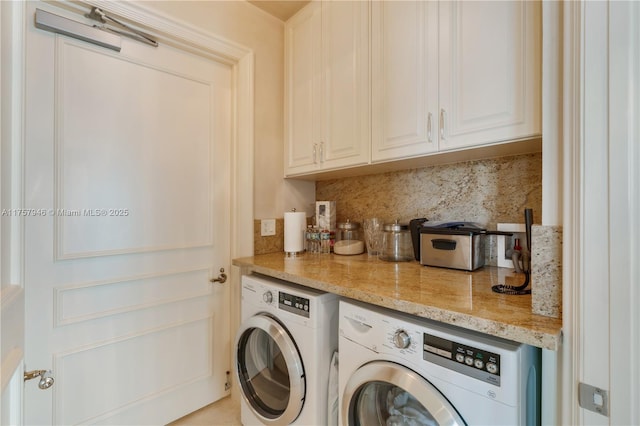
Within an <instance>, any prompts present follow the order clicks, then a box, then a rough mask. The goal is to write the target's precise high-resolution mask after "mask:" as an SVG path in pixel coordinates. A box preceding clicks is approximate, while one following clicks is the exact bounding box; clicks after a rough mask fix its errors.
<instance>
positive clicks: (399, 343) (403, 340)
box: [393, 330, 411, 349]
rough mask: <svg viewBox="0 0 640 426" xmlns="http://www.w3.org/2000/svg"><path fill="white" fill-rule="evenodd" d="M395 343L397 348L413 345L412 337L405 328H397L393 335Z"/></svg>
mask: <svg viewBox="0 0 640 426" xmlns="http://www.w3.org/2000/svg"><path fill="white" fill-rule="evenodd" d="M393 344H394V345H396V348H399V349H405V348H408V347H409V345H411V337H410V336H409V334H407V332H406V331H404V330H397V331H396V332H395V334H394V335H393Z"/></svg>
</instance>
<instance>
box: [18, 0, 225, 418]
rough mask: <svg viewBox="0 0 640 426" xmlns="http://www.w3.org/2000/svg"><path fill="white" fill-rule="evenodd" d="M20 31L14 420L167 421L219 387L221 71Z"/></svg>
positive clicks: (164, 52) (156, 51)
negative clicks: (18, 335) (23, 48)
mask: <svg viewBox="0 0 640 426" xmlns="http://www.w3.org/2000/svg"><path fill="white" fill-rule="evenodd" d="M36 5H37V7H40V8H43V9H48V10H51V11H52V12H54V13H58V14H64V12H63V11H62V10H59V9H57V8H55V6H51V5H46V4H40V3H38V4H35V3H31V4H29V6H28V9H27V17H26V19H27V20H28V22H29V23H31V22H32V21H33V16H34V8H35V6H36ZM68 16H69V17H72V18H73V19H76V20H78V19H82V17H81V15H78V14H69V15H68ZM26 37H27V39H26V43H27V56H26V67H27V75H26V138H25V146H26V149H25V150H26V154H25V181H24V186H25V204H26V206H27V207H29V208H33V209H37V210H36V212H37V213H36V215H35V216H33V217H29V218H27V219H26V221H25V235H24V238H25V292H26V342H25V352H26V356H25V363H26V366H27V368H28V369H34V368H38V369H51V370H53V376H54V377H55V384H54V386H53V387H52V388H50V389H49V390H46V391H42V390H39V389H38V388H37V385H36V384H35V383H33V384H31V383H27V384H26V385H25V423H26V424H87V423H89V424H162V423H166V422H169V421H171V420H174V419H176V418H178V417H181V416H183V415H184V414H187V413H188V412H191V411H193V410H195V409H197V408H199V407H201V406H204V405H206V404H208V403H210V402H212V401H214V400H216V399H218V398H220V397H222V396H223V395H225V394H226V393H227V391H226V390H225V383H226V380H227V378H226V371H227V370H228V369H229V366H230V360H229V356H228V354H229V353H230V346H229V345H230V339H229V327H228V321H229V311H228V306H229V300H228V297H229V296H228V294H229V293H228V288H227V287H226V286H224V285H218V284H211V283H210V282H209V279H210V278H211V277H215V276H217V275H218V273H219V272H218V271H219V269H220V268H225V270H227V271H228V270H229V269H230V263H229V261H230V259H229V246H230V237H229V232H230V231H229V228H230V227H229V220H230V217H229V210H230V207H229V206H230V202H229V174H230V170H229V164H230V139H231V130H230V129H231V106H232V93H231V69H230V67H229V66H228V65H226V64H222V63H220V62H217V61H214V60H212V59H209V58H206V57H204V56H199V55H198V54H196V53H194V52H186V51H182V50H179V49H177V48H174V47H171V46H169V45H168V44H166V43H161V44H160V47H158V48H154V47H151V46H148V45H144V44H141V43H138V42H136V41H133V40H129V39H127V38H123V39H122V51H121V52H119V53H116V52H114V51H111V50H107V49H104V48H101V47H98V46H94V45H91V44H88V43H84V42H81V41H78V40H75V39H71V38H68V37H64V36H56V35H54V34H52V33H50V32H46V31H43V30H39V29H36V28H34V27H33V25H32V24H28V28H27V35H26Z"/></svg>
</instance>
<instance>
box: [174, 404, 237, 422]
mask: <svg viewBox="0 0 640 426" xmlns="http://www.w3.org/2000/svg"><path fill="white" fill-rule="evenodd" d="M240 425H241V423H240V406H239V405H238V404H236V403H235V402H234V401H232V400H231V397H226V398H223V399H221V400H220V401H216V402H214V403H213V404H211V405H207V406H206V407H203V408H201V409H199V410H198V411H195V412H193V413H191V414H189V415H187V416H185V417H183V418H181V419H178V420H176V421H175V422H173V423H169V425H168V426H240Z"/></svg>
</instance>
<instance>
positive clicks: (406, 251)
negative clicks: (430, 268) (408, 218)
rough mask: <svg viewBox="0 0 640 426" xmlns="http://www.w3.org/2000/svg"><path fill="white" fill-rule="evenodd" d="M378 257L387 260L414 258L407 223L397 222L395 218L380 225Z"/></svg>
mask: <svg viewBox="0 0 640 426" xmlns="http://www.w3.org/2000/svg"><path fill="white" fill-rule="evenodd" d="M379 257H380V259H382V260H386V261H389V262H408V261H410V260H413V259H414V258H415V257H414V254H413V243H412V241H411V232H410V231H409V225H408V224H404V223H398V221H397V220H396V221H395V222H394V223H386V224H384V225H383V226H382V248H381V250H380V256H379Z"/></svg>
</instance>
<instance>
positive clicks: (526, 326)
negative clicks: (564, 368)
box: [233, 252, 562, 350]
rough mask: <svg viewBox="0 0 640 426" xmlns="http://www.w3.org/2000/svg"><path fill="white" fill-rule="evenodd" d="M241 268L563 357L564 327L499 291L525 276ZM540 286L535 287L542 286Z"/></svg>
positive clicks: (304, 264)
mask: <svg viewBox="0 0 640 426" xmlns="http://www.w3.org/2000/svg"><path fill="white" fill-rule="evenodd" d="M233 264H234V265H235V266H239V267H242V268H245V272H256V273H260V274H264V275H268V276H271V277H274V278H280V279H283V280H286V281H290V282H294V283H297V284H300V285H304V286H307V287H312V288H315V289H319V290H323V291H327V292H331V293H335V294H338V295H341V296H345V297H349V298H352V299H356V300H359V301H362V302H367V303H371V304H373V305H378V306H383V307H386V308H390V309H394V310H397V311H402V312H406V313H410V314H413V315H417V316H419V317H424V318H430V319H433V320H436V321H440V322H443V323H447V324H453V325H456V326H459V327H462V328H466V329H470V330H475V331H479V332H482V333H485V334H489V335H492V336H497V337H502V338H505V339H508V340H513V341H516V342H521V343H526V344H529V345H532V346H536V347H539V348H544V349H550V350H557V349H558V347H559V345H560V341H561V329H562V320H561V319H557V318H551V317H546V316H542V315H536V314H533V313H532V312H531V295H526V296H513V295H505V294H497V293H494V292H493V291H491V286H492V285H495V284H511V285H519V284H521V283H522V281H523V277H524V276H523V275H521V274H515V273H513V272H512V271H511V270H510V269H506V268H497V267H487V266H485V267H483V268H481V269H479V270H477V271H475V272H465V271H456V270H450V269H442V268H432V267H428V266H421V265H420V264H419V263H418V262H416V261H413V262H398V263H394V262H385V261H383V260H379V259H377V258H375V257H369V256H368V255H366V254H362V255H356V256H339V255H334V254H330V255H329V254H309V253H306V254H304V255H302V256H298V257H295V258H288V257H285V255H284V253H282V252H280V253H270V254H263V255H257V256H253V257H245V258H240V259H234V260H233ZM534 285H535V284H534Z"/></svg>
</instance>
